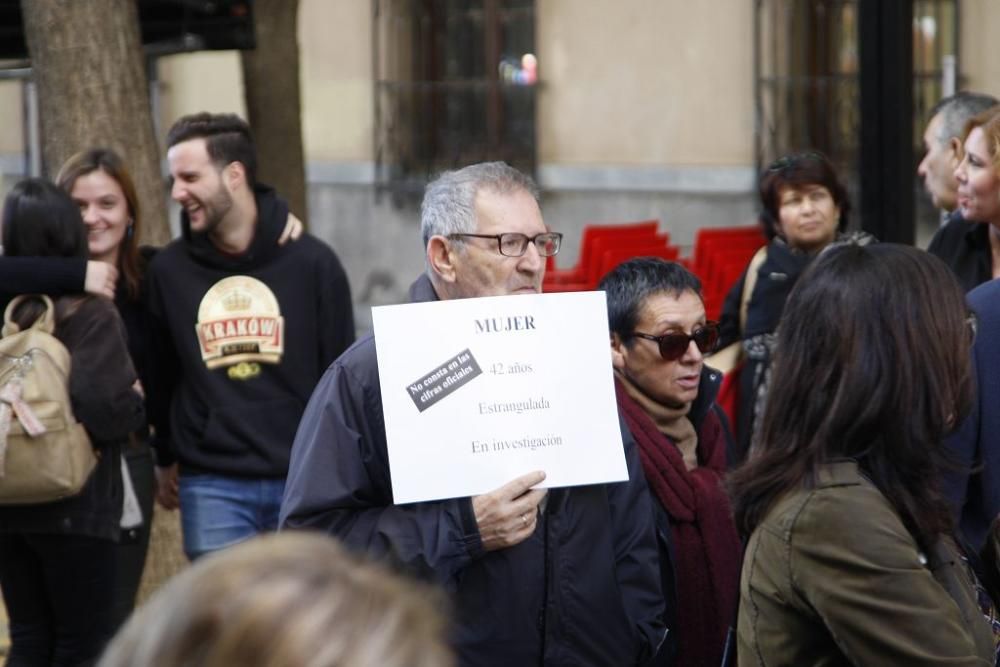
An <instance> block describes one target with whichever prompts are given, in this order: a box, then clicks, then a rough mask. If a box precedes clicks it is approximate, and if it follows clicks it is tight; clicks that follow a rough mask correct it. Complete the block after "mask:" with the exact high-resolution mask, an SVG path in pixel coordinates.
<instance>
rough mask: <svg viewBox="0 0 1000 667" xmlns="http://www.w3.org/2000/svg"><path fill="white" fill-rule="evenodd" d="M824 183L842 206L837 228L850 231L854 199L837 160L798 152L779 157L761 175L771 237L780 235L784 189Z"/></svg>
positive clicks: (764, 218) (765, 224)
mask: <svg viewBox="0 0 1000 667" xmlns="http://www.w3.org/2000/svg"><path fill="white" fill-rule="evenodd" d="M807 185H822V186H823V187H824V188H826V189H827V190H829V191H830V195H831V196H832V197H833V201H834V203H835V204H836V205H837V207H838V208H839V209H840V222H839V224H838V225H837V231H839V232H844V231H846V230H847V223H848V220H849V218H850V213H851V200H850V199H849V198H848V196H847V188H846V187H845V186H844V184H843V182H841V180H840V178H839V177H838V176H837V170H836V169H835V168H834V166H833V163H832V162H830V160H829V159H828V158H827V157H826V156H825V155H823V154H822V153H819V152H816V151H808V152H805V153H794V154H791V155H786V156H784V157H781V158H778V159H777V160H775V161H774V162H772V163H771V165H770V166H769V167H768V168H767V169H765V170H764V172H763V173H762V174H761V175H760V186H759V187H760V205H761V214H760V220H761V224H762V225H763V227H764V233H765V234H766V235H767V238H768V239H773V238H774V237H775V236H777V235H778V232H779V225H778V221H779V220H780V219H781V191H782V190H783V189H784V188H801V187H805V186H807Z"/></svg>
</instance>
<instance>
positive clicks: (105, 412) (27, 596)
mask: <svg viewBox="0 0 1000 667" xmlns="http://www.w3.org/2000/svg"><path fill="white" fill-rule="evenodd" d="M2 234H3V245H4V250H5V252H7V253H9V254H10V255H11V256H14V257H64V258H65V257H69V258H86V256H87V236H86V233H85V231H84V226H83V223H82V221H81V219H80V212H79V210H78V209H77V206H76V204H74V203H73V201H72V200H71V199H70V198H69V195H67V194H66V193H65V192H63V191H62V190H60V189H58V188H57V187H56V186H54V185H52V184H51V183H49V182H48V181H44V180H42V179H27V180H25V181H22V182H20V183H18V184H17V185H15V186H14V189H13V190H11V192H10V194H9V195H8V196H7V200H6V202H5V203H4V210H3V220H2ZM35 306H37V303H36V302H34V301H26V302H24V303H22V304H21V306H20V307H18V308H17V309H16V310H15V312H14V320H15V321H16V322H17V323H18V324H19V325H20V326H21V327H22V328H24V327H27V326H30V325H31V324H32V323H33V322H34V321H35V319H37V317H38V315H39V314H40V311H39V310H38V309H37V308H35ZM55 307H56V327H55V336H56V338H58V339H59V340H60V341H61V342H62V343H63V344H64V345H65V346H66V349H67V350H68V351H69V353H70V357H71V360H72V366H71V371H70V377H69V394H70V401H71V402H72V407H73V413H74V415H75V417H76V419H77V420H78V421H79V422H81V423H82V424H83V425H84V427H85V428H86V429H87V433H88V434H89V436H90V439H91V442H92V444H93V445H94V447H95V449H96V450H97V451H98V452H99V457H98V463H97V466H96V468H95V469H94V472H93V473H92V474H91V476H90V478H89V480H88V481H87V483H86V484H85V485H84V487H83V489H82V490H81V491H80V493H79V494H77V495H75V496H73V497H71V498H67V499H65V500H59V501H55V502H50V503H44V504H37V505H9V506H4V507H0V589H3V598H4V602H5V604H6V606H7V615H8V617H9V619H10V636H11V650H10V655H9V658H8V662H7V664H8V665H11V667H17V666H20V665H86V664H92V663H91V661H93V660H95V659H96V658H97V656H98V654H99V653H100V651H101V649H102V648H103V647H104V644H105V642H106V641H107V640H108V639H110V637H111V635H112V634H113V633H114V630H115V621H114V619H113V618H112V611H111V609H112V601H113V597H114V594H113V593H114V588H115V557H116V552H117V545H116V540H117V539H118V537H119V533H120V526H119V523H120V519H121V515H122V494H123V489H122V475H121V470H122V468H121V447H122V444H123V442H124V441H125V439H126V438H127V437H128V435H129V433H130V432H132V431H133V430H134V429H136V428H139V427H140V426H141V425H142V424H143V417H144V414H143V406H142V397H141V396H140V395H139V394H138V392H136V391H134V390H133V388H132V386H133V383H134V382H135V380H136V373H135V370H134V369H133V367H132V363H131V361H130V359H129V353H128V348H127V347H126V345H125V339H124V328H123V327H122V323H121V320H120V319H119V317H118V313H117V312H116V311H115V307H114V305H113V304H112V303H111V302H110V301H109V300H107V299H103V298H97V297H61V298H58V299H55Z"/></svg>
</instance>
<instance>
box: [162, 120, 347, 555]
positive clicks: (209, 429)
mask: <svg viewBox="0 0 1000 667" xmlns="http://www.w3.org/2000/svg"><path fill="white" fill-rule="evenodd" d="M167 147H168V150H167V162H168V163H169V167H170V175H171V178H172V180H173V185H172V188H171V193H170V194H171V197H172V198H173V199H174V201H176V202H177V203H178V204H180V205H181V207H182V208H183V210H182V213H181V228H182V237H181V238H180V239H177V240H175V241H174V242H173V243H171V244H170V245H169V246H167V247H166V248H165V249H164V250H163V251H162V252H161V253H159V255H158V256H157V258H156V259H155V260H154V261H153V263H152V265H151V266H150V270H149V299H150V307H149V311H150V314H151V318H152V322H151V327H150V329H151V331H152V333H151V335H152V336H153V338H154V350H155V351H156V357H157V359H156V362H155V364H154V365H155V368H154V369H153V376H152V377H151V386H150V387H148V388H147V391H148V394H149V402H150V408H149V412H150V416H151V419H152V421H153V423H154V426H155V429H156V437H155V441H154V446H155V448H156V453H157V464H158V468H157V477H158V480H159V488H158V490H157V496H158V499H159V500H160V503H161V504H162V505H163V506H164V507H167V508H175V507H177V506H178V505H179V506H180V509H181V524H182V529H183V532H184V550H185V552H186V553H187V555H188V557H189V558H191V559H194V558H197V557H198V556H200V555H202V554H204V553H207V552H210V551H214V550H217V549H221V548H223V547H226V546H229V545H231V544H234V543H236V542H239V541H242V540H244V539H247V538H249V537H251V536H253V535H254V534H256V533H259V532H262V531H267V530H273V529H275V528H276V527H277V521H278V509H279V505H280V502H281V496H282V492H283V489H284V480H285V475H286V473H287V472H288V460H289V455H290V451H291V447H292V440H293V439H294V437H295V429H296V427H297V425H298V423H299V418H300V417H301V416H302V411H303V409H304V407H305V404H306V401H308V399H309V396H310V394H311V392H312V389H313V387H314V386H315V384H316V382H317V381H318V380H319V378H320V376H321V375H322V374H323V372H324V371H325V370H326V368H327V366H329V365H330V363H331V362H332V361H333V360H334V359H335V358H336V357H337V356H338V355H339V354H340V353H341V352H342V351H343V350H344V349H346V348H347V346H348V345H350V344H351V342H352V341H353V340H354V320H353V314H352V310H351V298H350V290H349V288H348V284H347V278H346V275H345V274H344V270H343V268H342V267H341V265H340V262H339V261H338V259H337V257H336V256H335V255H334V253H333V251H332V250H330V248H329V247H328V246H326V245H325V244H323V243H322V242H320V241H318V240H317V239H315V238H313V237H311V236H308V235H305V236H303V238H301V239H299V240H298V241H296V242H294V243H289V244H286V245H284V246H279V245H278V243H277V239H278V236H279V235H280V234H281V232H282V229H283V227H284V225H285V221H286V218H287V216H288V208H287V205H286V204H285V202H284V201H282V200H281V199H279V198H278V197H277V196H276V195H275V193H274V191H273V190H272V189H270V188H268V187H266V186H263V185H259V184H257V183H256V182H255V171H256V156H255V149H254V145H253V139H252V137H251V134H250V128H249V126H248V125H247V124H246V122H245V121H243V120H242V119H240V118H239V117H237V116H235V115H233V114H221V115H214V114H208V113H200V114H195V115H192V116H186V117H184V118H181V119H180V120H178V121H177V123H175V124H174V126H173V127H172V128H171V129H170V132H169V133H168V135H167Z"/></svg>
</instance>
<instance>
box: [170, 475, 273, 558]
mask: <svg viewBox="0 0 1000 667" xmlns="http://www.w3.org/2000/svg"><path fill="white" fill-rule="evenodd" d="M284 491H285V480H284V479H249V478H247V479H244V478H241V477H223V476H221V475H207V474H194V475H181V477H180V503H181V529H182V530H183V532H184V553H185V554H187V557H188V558H189V559H191V560H195V559H196V558H198V557H199V556H203V555H205V554H207V553H209V552H212V551H217V550H219V549H222V548H225V547H228V546H231V545H233V544H236V543H237V542H242V541H243V540H247V539H250V538H251V537H253V536H254V535H257V534H258V533H263V532H268V531H273V530H277V528H278V510H279V509H280V508H281V496H282V494H283V493H284Z"/></svg>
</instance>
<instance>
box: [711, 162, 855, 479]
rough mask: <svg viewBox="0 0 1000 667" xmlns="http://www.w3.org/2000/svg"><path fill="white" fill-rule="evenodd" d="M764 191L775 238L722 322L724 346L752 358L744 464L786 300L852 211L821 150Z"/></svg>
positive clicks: (768, 228) (764, 181)
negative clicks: (734, 345) (734, 347)
mask: <svg viewBox="0 0 1000 667" xmlns="http://www.w3.org/2000/svg"><path fill="white" fill-rule="evenodd" d="M759 190H760V204H761V212H760V223H761V225H762V226H763V228H764V233H765V235H766V236H767V238H768V239H769V241H768V244H767V245H766V246H765V247H764V248H762V249H761V250H760V251H758V254H757V255H755V256H754V258H753V259H752V260H751V261H750V264H749V265H748V267H747V270H745V271H744V272H743V275H742V276H740V278H739V280H737V281H736V284H734V285H733V287H732V288H731V289H730V291H729V294H728V295H727V296H726V301H725V304H724V305H723V308H722V314H721V316H720V318H719V337H720V342H719V345H720V347H726V346H728V345H730V344H732V343H735V342H738V341H741V342H742V348H743V349H742V357H743V359H745V364H744V366H743V369H742V371H741V375H740V384H739V401H738V406H737V410H736V417H735V419H736V439H737V443H738V453H737V458H739V459H742V458H744V457H745V456H746V453H747V451H748V450H749V448H750V444H751V440H752V438H753V432H754V423H755V421H756V419H755V414H754V413H755V405H756V403H757V399H758V393H759V389H760V387H761V384H762V382H763V380H764V375H765V371H766V369H767V366H768V364H769V359H770V356H771V351H772V348H773V344H774V331H775V329H776V328H777V326H778V321H779V320H780V319H781V313H782V310H783V309H784V307H785V300H786V299H787V298H788V294H789V293H790V292H791V290H792V287H793V286H794V285H795V283H796V281H797V280H798V279H799V276H801V275H802V272H803V271H804V270H805V269H806V267H807V266H809V263H810V262H811V261H812V260H813V258H814V257H816V255H817V254H818V253H819V252H820V251H821V250H823V248H825V247H827V246H828V245H830V244H831V243H833V241H834V240H836V238H837V237H838V235H839V234H841V233H843V232H844V231H845V230H846V228H847V222H848V214H849V213H850V209H851V203H850V201H849V199H848V196H847V188H846V187H844V184H843V182H842V181H841V180H840V178H839V176H838V175H837V172H836V170H835V169H834V167H833V164H832V163H831V162H830V161H829V160H828V159H827V158H826V156H824V155H823V154H821V153H816V152H807V153H798V154H794V155H788V156H785V157H782V158H780V159H778V160H776V161H775V162H773V163H772V164H771V166H769V167H768V168H767V169H766V170H765V171H764V172H763V173H762V174H761V175H760V186H759ZM750 274H752V277H751V275H750ZM744 304H745V314H744V313H741V310H743V308H744Z"/></svg>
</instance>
